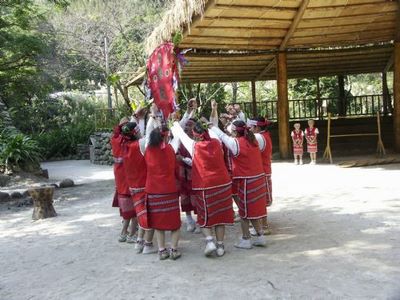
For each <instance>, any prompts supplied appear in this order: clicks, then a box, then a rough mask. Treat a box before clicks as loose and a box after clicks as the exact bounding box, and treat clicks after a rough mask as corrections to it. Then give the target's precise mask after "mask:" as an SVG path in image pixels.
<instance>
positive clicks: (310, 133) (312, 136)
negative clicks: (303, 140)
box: [306, 127, 317, 144]
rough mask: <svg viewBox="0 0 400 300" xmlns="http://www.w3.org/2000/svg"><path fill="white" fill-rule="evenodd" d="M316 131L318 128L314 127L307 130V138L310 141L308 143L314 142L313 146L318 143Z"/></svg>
mask: <svg viewBox="0 0 400 300" xmlns="http://www.w3.org/2000/svg"><path fill="white" fill-rule="evenodd" d="M315 129H316V127H313V128H312V129H311V128H310V127H308V128H306V137H307V139H308V140H307V142H309V141H312V142H311V143H312V144H314V143H317V139H316V137H317V135H316V134H315Z"/></svg>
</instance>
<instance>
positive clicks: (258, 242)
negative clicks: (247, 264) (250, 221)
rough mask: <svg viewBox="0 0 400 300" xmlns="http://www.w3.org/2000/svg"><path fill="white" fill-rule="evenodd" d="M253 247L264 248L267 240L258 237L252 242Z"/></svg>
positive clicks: (261, 236) (260, 236)
mask: <svg viewBox="0 0 400 300" xmlns="http://www.w3.org/2000/svg"><path fill="white" fill-rule="evenodd" d="M253 246H258V247H265V246H267V240H266V239H265V236H263V235H259V236H257V237H256V238H255V239H254V240H253Z"/></svg>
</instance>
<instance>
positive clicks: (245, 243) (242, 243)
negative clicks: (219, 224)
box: [234, 238, 253, 249]
mask: <svg viewBox="0 0 400 300" xmlns="http://www.w3.org/2000/svg"><path fill="white" fill-rule="evenodd" d="M234 246H235V247H236V248H240V249H251V248H253V246H252V245H251V240H250V239H248V240H245V239H243V238H240V239H239V241H238V242H236V243H235V245H234Z"/></svg>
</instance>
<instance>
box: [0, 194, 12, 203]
mask: <svg viewBox="0 0 400 300" xmlns="http://www.w3.org/2000/svg"><path fill="white" fill-rule="evenodd" d="M10 200H11V197H10V195H9V194H8V193H4V192H0V202H7V201H10Z"/></svg>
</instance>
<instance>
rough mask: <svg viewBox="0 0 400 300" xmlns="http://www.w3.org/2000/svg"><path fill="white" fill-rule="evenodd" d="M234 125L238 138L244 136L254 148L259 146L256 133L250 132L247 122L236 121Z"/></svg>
mask: <svg viewBox="0 0 400 300" xmlns="http://www.w3.org/2000/svg"><path fill="white" fill-rule="evenodd" d="M232 124H233V125H234V126H235V130H236V132H237V136H239V137H241V136H244V137H245V138H246V140H247V141H248V142H249V143H250V144H252V145H254V146H256V145H257V140H256V137H255V135H254V133H253V132H251V131H250V130H249V127H247V125H246V123H245V122H243V121H242V120H236V121H234V122H233V123H232Z"/></svg>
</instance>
